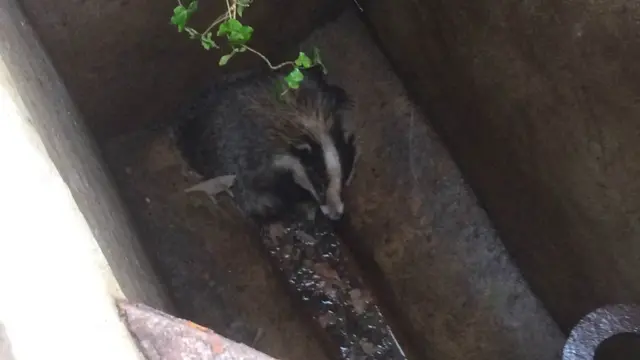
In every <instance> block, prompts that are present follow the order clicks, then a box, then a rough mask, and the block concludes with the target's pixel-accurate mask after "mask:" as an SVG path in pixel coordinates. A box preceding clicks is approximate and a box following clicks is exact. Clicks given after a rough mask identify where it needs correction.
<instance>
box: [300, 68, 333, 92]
mask: <svg viewBox="0 0 640 360" xmlns="http://www.w3.org/2000/svg"><path fill="white" fill-rule="evenodd" d="M300 71H301V72H302V74H303V75H304V77H305V79H304V80H303V83H305V82H307V80H308V83H314V84H315V85H316V86H319V87H325V86H327V76H326V75H325V73H324V67H322V65H314V66H312V67H310V68H308V69H302V70H300Z"/></svg>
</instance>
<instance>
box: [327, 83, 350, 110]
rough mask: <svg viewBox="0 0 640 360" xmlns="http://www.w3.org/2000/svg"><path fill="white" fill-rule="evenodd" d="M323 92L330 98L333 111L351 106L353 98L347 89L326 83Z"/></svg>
mask: <svg viewBox="0 0 640 360" xmlns="http://www.w3.org/2000/svg"><path fill="white" fill-rule="evenodd" d="M324 92H325V94H327V96H328V97H329V99H330V100H331V105H332V107H333V111H340V110H345V109H348V108H350V107H352V106H353V100H352V99H351V97H350V96H349V94H347V91H346V90H345V89H343V88H342V87H340V86H336V85H327V86H325V88H324Z"/></svg>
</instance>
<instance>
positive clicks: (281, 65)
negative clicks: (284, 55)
mask: <svg viewBox="0 0 640 360" xmlns="http://www.w3.org/2000/svg"><path fill="white" fill-rule="evenodd" d="M242 47H243V48H245V49H247V50H249V51H251V52H252V53H254V54H256V55H258V56H260V57H261V58H262V60H264V62H266V63H267V65H269V67H270V68H271V70H278V69H280V68H282V67H285V66H287V65H291V66H295V65H296V64H295V63H294V62H293V61H285V62H283V63H282V64H278V65H275V66H274V65H273V64H271V61H269V59H267V57H266V56H264V55H262V53H260V52H259V51H258V50H254V49H252V48H250V47H248V46H247V45H242Z"/></svg>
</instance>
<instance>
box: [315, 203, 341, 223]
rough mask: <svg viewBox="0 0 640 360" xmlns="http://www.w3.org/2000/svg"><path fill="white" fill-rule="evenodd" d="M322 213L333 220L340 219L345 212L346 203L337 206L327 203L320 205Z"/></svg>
mask: <svg viewBox="0 0 640 360" xmlns="http://www.w3.org/2000/svg"><path fill="white" fill-rule="evenodd" d="M320 210H322V213H323V214H324V215H325V216H326V217H328V218H329V219H331V220H340V218H341V217H342V213H343V212H344V204H340V205H338V207H336V208H332V207H329V206H326V205H323V206H320Z"/></svg>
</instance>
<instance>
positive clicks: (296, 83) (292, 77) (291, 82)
mask: <svg viewBox="0 0 640 360" xmlns="http://www.w3.org/2000/svg"><path fill="white" fill-rule="evenodd" d="M302 80H304V75H303V74H302V72H301V71H300V69H298V68H295V69H293V70H292V71H291V72H290V73H289V75H287V76H285V78H284V81H286V82H287V85H288V86H289V87H290V88H292V89H297V88H299V87H300V83H301V82H302Z"/></svg>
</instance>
